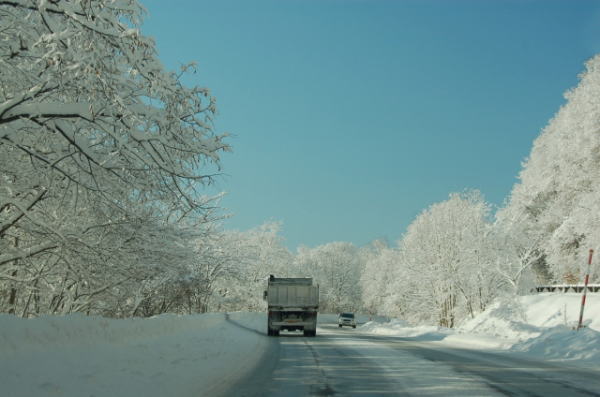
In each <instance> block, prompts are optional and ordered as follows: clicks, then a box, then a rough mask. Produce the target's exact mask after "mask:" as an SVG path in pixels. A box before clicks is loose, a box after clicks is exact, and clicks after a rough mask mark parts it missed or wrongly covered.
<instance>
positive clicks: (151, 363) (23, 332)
mask: <svg viewBox="0 0 600 397" xmlns="http://www.w3.org/2000/svg"><path fill="white" fill-rule="evenodd" d="M230 317H231V318H232V319H233V320H235V321H236V323H233V322H229V321H227V318H226V315H224V314H204V315H194V316H174V315H162V316H157V317H155V318H150V319H126V320H114V319H105V318H99V317H86V316H83V315H70V316H64V317H56V316H45V317H40V318H36V319H27V320H26V319H20V318H17V317H14V316H10V315H0V330H1V331H0V357H2V359H1V360H0V384H2V396H7V397H20V396H23V397H25V396H27V397H29V396H45V395H65V396H86V397H87V396H96V397H99V396H141V395H144V396H161V397H162V396H167V395H176V396H199V395H209V394H210V393H209V391H210V390H211V389H212V388H218V387H219V385H220V383H222V381H223V380H225V379H226V378H228V377H230V378H231V377H233V378H236V377H238V376H240V375H241V374H242V373H243V372H244V371H246V370H248V368H252V366H253V365H254V364H255V362H256V361H257V360H259V359H260V357H261V355H262V353H263V352H264V350H265V348H266V343H267V341H268V339H267V338H264V337H262V333H263V328H264V324H265V323H266V318H265V316H264V315H262V316H261V315H260V314H256V313H246V314H244V313H233V314H231V316H230ZM236 324H241V325H243V326H244V327H246V328H242V327H240V326H238V325H236ZM248 330H256V331H257V332H248ZM207 393H209V394H207Z"/></svg>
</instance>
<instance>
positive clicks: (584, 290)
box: [577, 249, 594, 331]
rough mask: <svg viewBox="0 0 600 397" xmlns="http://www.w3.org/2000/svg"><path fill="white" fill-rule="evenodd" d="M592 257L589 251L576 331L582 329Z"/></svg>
mask: <svg viewBox="0 0 600 397" xmlns="http://www.w3.org/2000/svg"><path fill="white" fill-rule="evenodd" d="M592 255H594V250H593V249H590V256H589V257H588V265H587V271H586V273H585V282H584V283H583V295H582V297H581V310H580V311H579V323H578V324H577V330H578V331H579V328H581V327H583V308H584V306H585V296H586V295H587V286H588V281H589V280H590V268H591V267H592Z"/></svg>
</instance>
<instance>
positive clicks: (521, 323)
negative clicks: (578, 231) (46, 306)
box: [0, 293, 600, 397]
mask: <svg viewBox="0 0 600 397" xmlns="http://www.w3.org/2000/svg"><path fill="white" fill-rule="evenodd" d="M580 303H581V296H580V295H579V294H571V293H567V294H539V295H531V296H525V297H521V298H519V299H518V300H513V301H508V302H507V301H504V302H496V303H495V304H494V305H492V307H490V308H489V310H487V311H486V312H485V313H483V314H481V315H479V316H477V317H476V318H474V319H472V320H470V321H469V322H467V323H465V324H463V325H462V326H461V327H459V328H458V329H456V330H448V329H443V328H440V327H411V326H409V325H408V324H407V323H405V322H403V321H402V320H391V321H385V320H382V319H377V320H376V321H369V322H367V323H366V324H364V325H360V326H359V327H358V328H357V329H356V331H357V332H361V333H374V334H382V335H394V336H401V337H408V338H415V339H416V340H423V341H433V342H434V343H438V344H442V345H445V346H456V347H462V348H474V349H491V350H499V349H500V350H504V351H508V352H515V353H516V354H519V355H528V356H531V357H532V358H534V359H540V358H541V359H544V360H557V361H558V360H567V361H569V362H570V363H582V364H586V365H590V364H591V365H593V366H599V365H600V294H590V295H588V301H587V304H586V311H585V315H584V318H585V319H588V320H587V321H585V323H586V327H585V328H583V329H581V330H579V331H574V330H573V329H572V328H573V326H574V325H576V323H577V319H578V317H579V307H580ZM335 318H336V317H335V316H334V315H322V316H320V321H323V322H333V321H335ZM363 319H366V320H368V318H363ZM230 320H231V321H230ZM359 320H360V318H359ZM265 324H266V316H265V314H264V313H231V314H222V313H213V314H203V315H192V316H174V315H163V316H158V317H155V318H150V319H127V320H111V319H104V318H98V317H86V316H82V315H70V316H65V317H52V316H44V317H40V318H36V319H28V320H25V319H20V318H17V317H14V316H10V315H0V358H1V359H0V385H2V386H1V391H2V393H1V394H2V396H6V397H17V396H19V397H20V396H23V397H25V396H78V397H79V396H83V397H91V396H95V397H100V396H135V395H144V396H149V397H151V396H165V395H176V396H184V397H185V396H199V395H210V394H211V390H214V391H218V390H219V387H220V385H222V384H223V383H224V382H225V381H226V380H227V379H232V378H239V377H242V376H243V375H244V374H245V373H246V372H247V371H249V370H250V369H252V368H253V366H254V365H255V364H256V363H257V362H258V361H259V360H260V357H261V354H262V352H264V351H265V349H267V346H268V345H269V343H270V342H271V341H272V340H273V338H268V337H266V336H265ZM353 332H354V330H353Z"/></svg>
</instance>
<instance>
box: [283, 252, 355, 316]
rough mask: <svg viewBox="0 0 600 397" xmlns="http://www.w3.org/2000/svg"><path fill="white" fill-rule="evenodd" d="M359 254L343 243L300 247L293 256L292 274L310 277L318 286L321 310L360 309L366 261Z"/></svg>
mask: <svg viewBox="0 0 600 397" xmlns="http://www.w3.org/2000/svg"><path fill="white" fill-rule="evenodd" d="M362 254H363V253H362V252H361V251H360V250H359V249H358V248H357V247H355V246H354V245H353V244H351V243H347V242H333V243H328V244H324V245H321V246H318V247H315V248H308V247H300V248H299V249H298V252H297V254H296V257H295V265H294V266H295V268H296V269H295V271H296V272H297V273H298V275H299V276H301V277H312V278H313V280H314V281H315V282H316V283H318V284H319V288H320V291H319V292H320V300H321V303H320V305H321V309H322V310H324V311H326V312H331V313H335V312H342V311H357V310H358V309H359V308H361V307H362V305H361V301H360V298H361V290H360V277H361V272H362V268H363V267H364V263H365V261H366V257H365V256H364V255H362Z"/></svg>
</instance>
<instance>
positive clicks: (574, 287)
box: [535, 284, 600, 292]
mask: <svg viewBox="0 0 600 397" xmlns="http://www.w3.org/2000/svg"><path fill="white" fill-rule="evenodd" d="M583 288H584V285H583V284H553V285H538V286H537V287H535V291H536V292H583ZM587 288H588V292H600V284H588V286H587Z"/></svg>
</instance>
